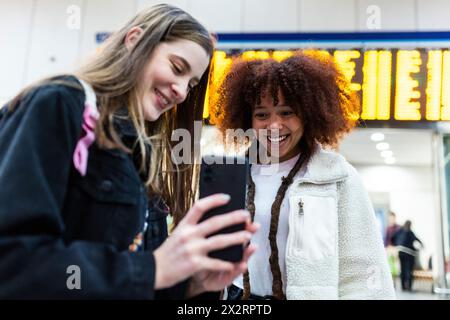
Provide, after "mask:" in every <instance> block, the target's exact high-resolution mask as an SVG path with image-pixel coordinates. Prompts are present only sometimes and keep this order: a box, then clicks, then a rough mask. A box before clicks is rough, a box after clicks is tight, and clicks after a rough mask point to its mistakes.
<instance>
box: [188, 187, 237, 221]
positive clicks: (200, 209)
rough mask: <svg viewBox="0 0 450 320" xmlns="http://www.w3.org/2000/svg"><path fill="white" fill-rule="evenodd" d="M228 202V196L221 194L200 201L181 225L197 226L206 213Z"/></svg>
mask: <svg viewBox="0 0 450 320" xmlns="http://www.w3.org/2000/svg"><path fill="white" fill-rule="evenodd" d="M229 201H230V196H229V195H227V194H222V193H220V194H214V195H212V196H209V197H205V198H203V199H200V200H198V201H196V202H195V203H194V205H193V206H192V208H191V209H190V210H189V211H188V213H187V214H186V217H185V218H184V219H183V220H182V221H181V223H189V224H197V223H198V221H199V220H200V219H201V217H202V216H203V214H204V213H205V212H206V211H208V210H211V209H213V208H216V207H220V206H223V205H225V204H227V203H228V202H229Z"/></svg>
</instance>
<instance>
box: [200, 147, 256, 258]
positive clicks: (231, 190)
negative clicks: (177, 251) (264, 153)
mask: <svg viewBox="0 0 450 320" xmlns="http://www.w3.org/2000/svg"><path fill="white" fill-rule="evenodd" d="M248 174H249V164H248V160H247V159H245V158H244V157H226V156H205V157H203V158H202V164H201V170H200V198H204V197H207V196H209V195H213V194H216V193H225V194H228V195H230V197H231V199H230V201H229V202H228V203H227V204H226V205H224V206H221V207H217V208H214V209H212V210H210V211H208V212H205V214H204V215H203V217H202V219H201V221H203V220H205V219H208V218H210V217H213V216H215V215H218V214H224V213H228V212H231V211H235V210H240V209H245V205H246V190H247V181H248ZM244 229H245V224H244V223H241V224H236V225H233V226H230V227H227V228H224V229H222V230H220V231H219V232H217V233H215V234H220V233H233V232H236V231H241V230H244ZM242 255H243V246H242V245H236V246H231V247H228V248H225V249H221V250H217V251H213V252H210V253H209V256H210V257H213V258H217V259H221V260H225V261H231V262H238V261H241V260H242Z"/></svg>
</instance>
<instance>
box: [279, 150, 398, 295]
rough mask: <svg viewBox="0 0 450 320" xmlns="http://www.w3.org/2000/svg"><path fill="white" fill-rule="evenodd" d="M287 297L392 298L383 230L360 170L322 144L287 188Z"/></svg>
mask: <svg viewBox="0 0 450 320" xmlns="http://www.w3.org/2000/svg"><path fill="white" fill-rule="evenodd" d="M288 196H289V207H290V211H289V235H288V240H287V246H286V278H287V283H286V297H287V299H394V298H395V293H394V288H393V283H392V277H391V274H390V271H389V268H388V264H387V258H386V253H385V251H384V247H383V242H382V239H381V234H380V232H379V229H378V227H377V224H376V220H375V214H374V211H373V208H372V205H371V202H370V200H369V197H368V194H367V192H366V190H365V188H364V186H363V184H362V182H361V179H360V177H359V176H358V174H357V172H356V170H355V169H354V168H353V167H352V166H351V165H350V164H349V163H348V162H347V161H346V160H345V159H344V158H343V157H342V156H341V155H339V154H336V153H334V152H331V151H325V150H323V149H322V148H320V147H318V148H317V151H316V152H315V153H314V155H313V156H312V157H311V159H310V161H309V162H308V165H307V168H306V171H305V174H304V175H303V176H301V177H296V178H295V180H294V182H293V184H292V185H291V187H290V189H289V191H288Z"/></svg>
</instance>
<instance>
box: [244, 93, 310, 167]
mask: <svg viewBox="0 0 450 320" xmlns="http://www.w3.org/2000/svg"><path fill="white" fill-rule="evenodd" d="M278 99H279V102H278V105H277V106H274V102H273V99H272V96H271V95H269V94H265V95H264V96H262V97H261V104H259V105H256V106H254V107H253V112H252V127H253V129H256V132H257V137H258V139H259V140H260V142H261V143H262V144H263V145H267V150H268V151H269V152H270V150H271V148H278V151H279V153H278V154H279V161H280V162H283V161H286V160H289V159H291V158H292V157H295V156H296V155H297V154H299V152H300V147H299V142H300V139H301V138H302V136H303V132H304V127H303V123H302V121H301V119H300V117H299V116H297V114H296V113H295V112H294V109H293V108H292V107H290V106H288V105H286V103H285V100H284V97H283V96H282V95H281V94H280V93H279V94H278ZM260 129H266V130H267V131H268V134H267V136H266V135H262V134H260V133H259V130H260ZM277 130H278V132H279V136H278V137H277V136H276V131H277ZM262 139H264V141H262Z"/></svg>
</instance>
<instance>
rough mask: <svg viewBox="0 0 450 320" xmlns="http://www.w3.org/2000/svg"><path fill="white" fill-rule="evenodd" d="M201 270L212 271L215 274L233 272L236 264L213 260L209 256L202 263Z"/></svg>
mask: <svg viewBox="0 0 450 320" xmlns="http://www.w3.org/2000/svg"><path fill="white" fill-rule="evenodd" d="M200 264H201V270H210V271H215V272H230V271H233V269H234V268H235V265H234V263H232V262H228V261H224V260H220V259H213V258H210V257H208V256H206V257H204V258H203V259H202V260H201V261H200Z"/></svg>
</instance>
